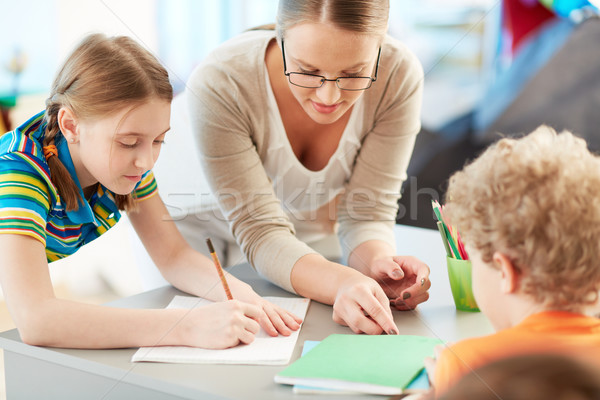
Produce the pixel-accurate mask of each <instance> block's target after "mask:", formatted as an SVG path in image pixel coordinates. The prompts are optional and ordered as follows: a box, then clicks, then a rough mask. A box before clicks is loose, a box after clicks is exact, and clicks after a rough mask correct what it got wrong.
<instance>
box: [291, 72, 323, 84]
mask: <svg viewBox="0 0 600 400" xmlns="http://www.w3.org/2000/svg"><path fill="white" fill-rule="evenodd" d="M290 83H292V84H294V85H296V86H302V87H305V88H318V87H321V85H322V84H323V78H322V77H320V76H318V75H309V74H301V73H298V72H290Z"/></svg>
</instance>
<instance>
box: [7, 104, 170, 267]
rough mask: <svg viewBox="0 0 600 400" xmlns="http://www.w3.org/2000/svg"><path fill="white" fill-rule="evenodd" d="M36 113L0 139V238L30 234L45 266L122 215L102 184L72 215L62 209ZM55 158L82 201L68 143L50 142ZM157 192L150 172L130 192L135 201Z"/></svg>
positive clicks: (60, 138)
mask: <svg viewBox="0 0 600 400" xmlns="http://www.w3.org/2000/svg"><path fill="white" fill-rule="evenodd" d="M43 117H44V112H41V113H39V114H37V115H35V116H34V117H32V118H31V119H30V120H29V121H27V122H25V123H24V124H23V125H21V126H20V127H18V128H17V129H15V130H14V131H11V132H7V133H5V134H4V135H2V136H0V234H4V233H8V234H17V235H26V236H31V237H33V238H35V239H37V240H39V241H40V242H42V243H43V244H44V246H45V247H46V257H47V259H48V262H52V261H55V260H58V259H60V258H64V257H66V256H68V255H71V254H73V253H75V252H76V251H77V250H78V249H79V248H80V247H81V246H83V245H84V244H86V243H89V242H91V241H93V240H94V239H96V238H97V237H99V236H100V235H102V234H103V233H104V232H106V231H107V230H109V229H110V228H111V227H112V226H113V225H115V224H116V223H117V221H119V219H120V218H121V214H120V212H119V210H118V208H117V205H116V204H115V197H114V193H112V192H111V191H110V190H108V189H107V188H105V187H104V186H102V185H100V184H99V185H98V190H97V191H96V193H94V194H93V195H92V197H91V198H90V199H89V200H88V201H83V202H80V203H79V208H78V209H77V210H75V211H66V210H65V208H64V205H63V204H62V202H61V199H60V196H59V195H58V192H57V189H56V186H54V184H53V183H52V181H51V180H50V169H49V167H48V164H47V162H46V159H45V158H44V153H43V151H42V142H43V139H44V133H45V127H46V124H45V122H44V121H43ZM55 145H56V148H57V149H58V158H59V159H60V161H61V162H62V163H63V164H64V166H65V167H66V168H67V170H68V171H69V172H70V173H71V176H72V177H73V180H74V182H75V183H76V184H77V186H78V187H79V194H80V195H81V198H82V199H85V197H84V195H83V190H82V189H81V186H80V184H79V180H78V179H77V175H76V173H75V167H74V166H73V161H72V160H71V155H70V153H69V148H68V145H67V141H66V140H65V139H64V137H63V136H62V134H61V133H58V134H57V135H56V138H55ZM156 193H158V190H157V187H156V181H155V179H154V174H153V173H152V171H148V172H146V173H145V174H144V175H143V177H142V180H141V181H140V182H139V183H138V185H137V186H136V188H135V189H134V196H135V197H136V199H137V200H143V199H147V198H149V197H151V196H154V195H155V194H156Z"/></svg>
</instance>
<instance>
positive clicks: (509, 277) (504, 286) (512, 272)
mask: <svg viewBox="0 0 600 400" xmlns="http://www.w3.org/2000/svg"><path fill="white" fill-rule="evenodd" d="M492 259H493V261H494V264H495V265H496V266H497V267H498V268H499V269H500V274H501V277H500V279H501V283H500V289H501V290H502V292H504V293H506V294H510V293H515V292H516V291H517V289H518V288H519V279H520V276H519V271H518V270H517V268H516V267H515V266H514V265H513V263H512V261H511V260H510V259H509V258H508V257H507V256H506V255H505V254H503V253H500V252H498V251H497V252H495V253H494V255H493V256H492Z"/></svg>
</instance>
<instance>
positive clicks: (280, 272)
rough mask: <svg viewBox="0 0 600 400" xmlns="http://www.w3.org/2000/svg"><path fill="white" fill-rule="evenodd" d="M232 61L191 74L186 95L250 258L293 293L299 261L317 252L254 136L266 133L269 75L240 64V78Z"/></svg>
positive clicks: (214, 178)
mask: <svg viewBox="0 0 600 400" xmlns="http://www.w3.org/2000/svg"><path fill="white" fill-rule="evenodd" d="M234 58H235V57H234ZM232 63H233V64H235V60H234V61H232V62H231V63H229V62H228V63H223V62H213V63H211V62H207V63H205V64H204V65H201V66H200V67H199V68H197V69H196V71H195V72H194V74H193V75H192V76H191V78H190V81H189V82H188V88H187V94H186V95H187V96H188V105H189V107H190V116H191V124H192V130H193V135H194V137H195V140H196V142H197V145H198V148H199V152H200V160H201V164H202V167H203V168H204V172H205V174H206V177H207V180H208V182H209V185H210V187H211V190H212V192H213V194H214V195H215V197H216V198H217V200H218V203H219V207H220V209H221V211H222V213H223V215H224V217H225V218H226V219H227V221H228V223H229V227H230V230H231V232H232V233H233V235H234V237H235V238H236V241H237V242H238V244H239V245H240V247H241V249H242V251H243V252H244V254H245V255H246V257H247V259H248V261H249V262H250V263H251V264H252V265H253V266H254V268H256V269H257V271H258V272H259V273H260V274H261V275H263V276H265V277H266V278H267V279H269V280H270V281H272V282H273V283H275V284H277V285H278V286H280V287H282V288H284V289H286V290H288V291H290V292H294V289H293V287H292V284H291V271H292V268H293V266H294V264H295V263H296V261H298V259H300V258H301V257H303V256H304V255H306V254H310V253H316V252H315V251H314V250H312V249H311V248H310V247H309V246H308V245H306V244H305V243H303V242H301V241H300V240H298V239H297V238H296V237H295V230H294V226H293V224H292V223H291V221H290V220H289V219H288V217H287V216H286V214H285V213H284V211H283V209H282V207H281V204H280V201H279V200H278V199H277V197H276V195H275V193H274V191H273V188H272V185H271V181H270V179H269V177H268V176H267V173H266V172H265V169H264V167H263V165H262V162H261V159H260V156H259V154H258V152H257V148H256V144H255V140H256V138H255V137H254V135H258V134H264V132H262V130H263V129H264V128H262V127H261V123H260V122H257V121H258V120H260V117H259V116H258V114H261V113H264V112H265V111H264V105H263V104H265V103H266V99H265V95H264V94H263V93H262V91H261V88H260V82H263V81H261V80H264V76H263V77H260V76H259V75H260V74H259V73H258V72H257V70H256V69H255V70H252V67H249V66H246V67H245V68H244V67H242V66H241V65H240V66H238V68H237V70H238V71H240V70H242V71H243V70H244V69H246V70H248V71H247V72H243V73H242V76H239V77H238V75H236V74H235V73H230V72H229V71H226V69H228V68H229V67H230V66H231V65H232ZM261 67H263V66H261ZM253 74H256V75H253ZM236 78H237V79H236Z"/></svg>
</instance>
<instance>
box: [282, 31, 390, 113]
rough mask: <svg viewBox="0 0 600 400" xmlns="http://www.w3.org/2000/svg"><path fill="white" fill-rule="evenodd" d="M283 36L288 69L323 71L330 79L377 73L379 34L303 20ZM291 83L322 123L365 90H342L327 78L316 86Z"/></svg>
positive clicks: (304, 103) (315, 72) (344, 107)
mask: <svg viewBox="0 0 600 400" xmlns="http://www.w3.org/2000/svg"><path fill="white" fill-rule="evenodd" d="M283 39H284V44H285V58H286V59H285V61H286V66H287V71H286V72H303V73H308V74H315V75H322V76H324V77H325V78H327V79H335V78H341V77H352V76H370V77H373V76H374V71H375V63H376V61H377V54H378V51H379V44H380V43H379V40H380V38H379V36H376V35H364V34H357V33H354V32H350V31H346V30H342V29H339V28H336V27H333V26H331V25H330V24H327V23H302V24H298V25H294V26H293V27H292V28H290V29H288V30H287V31H286V32H285V33H284V38H283ZM373 84H376V82H375V83H373ZM288 86H289V88H290V90H291V92H292V94H293V95H294V97H295V98H296V100H298V102H299V103H300V105H301V106H302V108H303V109H304V111H305V112H306V113H307V114H308V115H309V117H310V118H311V119H313V120H314V121H315V122H317V123H320V124H331V123H333V122H335V121H337V120H338V119H339V118H340V117H341V116H342V115H344V114H345V113H346V111H348V110H349V109H350V107H352V105H353V104H354V103H355V102H356V101H357V100H358V99H359V98H360V96H362V94H363V93H364V90H361V91H348V90H341V89H339V88H338V87H337V85H336V82H333V81H325V83H324V84H323V86H321V87H320V88H317V89H307V88H302V87H299V86H296V85H293V84H291V83H290V82H289V81H288ZM367 90H369V89H367Z"/></svg>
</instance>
